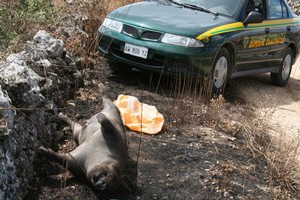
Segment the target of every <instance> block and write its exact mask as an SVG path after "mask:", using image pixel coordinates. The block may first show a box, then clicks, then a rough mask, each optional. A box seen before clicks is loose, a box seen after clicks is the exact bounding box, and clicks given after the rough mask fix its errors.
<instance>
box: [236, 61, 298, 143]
mask: <svg viewBox="0 0 300 200" xmlns="http://www.w3.org/2000/svg"><path fill="white" fill-rule="evenodd" d="M241 79H242V80H245V81H241ZM241 79H238V80H236V81H237V82H238V84H239V85H240V86H239V87H238V90H239V92H240V94H241V96H242V97H243V99H244V101H245V102H247V103H251V104H253V105H254V106H255V107H256V108H257V114H258V118H259V117H261V119H262V120H267V121H266V122H267V124H268V125H269V126H270V127H271V132H272V133H273V134H274V136H276V137H279V138H280V139H283V138H285V139H292V141H296V139H297V140H299V137H300V59H298V60H297V61H296V63H295V65H294V66H293V70H292V73H291V78H290V80H289V82H288V84H287V85H286V86H285V87H277V86H274V85H272V84H271V80H270V75H269V74H262V75H258V76H253V77H244V78H241ZM299 141H300V140H299Z"/></svg>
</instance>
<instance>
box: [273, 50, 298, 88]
mask: <svg viewBox="0 0 300 200" xmlns="http://www.w3.org/2000/svg"><path fill="white" fill-rule="evenodd" d="M292 63H293V51H292V49H291V48H287V50H286V53H285V56H284V58H283V60H282V62H281V64H280V67H279V71H278V73H271V81H272V83H273V84H274V85H278V86H285V85H286V84H287V82H288V80H289V78H290V74H291V71H292Z"/></svg>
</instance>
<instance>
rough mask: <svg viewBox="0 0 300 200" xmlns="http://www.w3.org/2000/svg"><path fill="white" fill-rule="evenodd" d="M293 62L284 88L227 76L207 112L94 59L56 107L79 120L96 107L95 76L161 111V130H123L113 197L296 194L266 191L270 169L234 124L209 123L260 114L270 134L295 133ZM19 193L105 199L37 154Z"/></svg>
mask: <svg viewBox="0 0 300 200" xmlns="http://www.w3.org/2000/svg"><path fill="white" fill-rule="evenodd" d="M299 67H300V64H299V62H297V64H296V65H295V66H294V71H293V73H292V78H291V80H290V82H289V84H288V86H287V87H284V88H279V87H276V86H273V85H271V83H270V80H269V76H268V75H259V76H251V77H246V78H239V79H234V80H232V81H231V83H230V85H229V87H228V88H227V91H226V94H225V102H226V103H222V104H218V102H217V103H215V104H214V107H215V109H213V110H211V109H210V108H209V106H208V105H204V104H202V103H199V102H197V100H195V99H193V98H192V97H190V96H189V95H187V96H185V97H183V98H177V97H174V95H173V93H172V88H170V87H169V86H168V85H167V84H164V81H162V82H160V84H158V80H159V77H157V76H152V75H149V74H145V73H142V72H133V73H132V74H128V75H116V74H113V73H112V72H111V71H110V69H109V68H108V66H107V63H106V62H105V60H103V59H100V61H99V62H98V63H97V65H96V66H95V68H94V69H93V70H86V71H84V72H83V73H84V76H85V87H84V88H82V89H80V90H79V91H78V92H77V96H76V97H75V98H74V100H70V102H69V105H70V106H73V108H71V109H65V110H64V112H66V113H67V114H68V115H70V116H71V118H73V119H75V120H76V121H82V120H85V119H88V118H89V117H91V116H92V115H93V114H95V113H96V112H98V111H100V110H101V108H102V102H101V95H100V94H99V92H98V88H97V85H98V83H100V82H101V83H104V84H105V85H107V86H108V87H109V88H110V92H109V97H110V98H111V99H112V100H115V99H116V98H117V97H118V95H119V94H128V95H132V96H136V97H137V98H138V99H139V100H140V101H141V102H143V103H147V104H150V105H154V106H156V107H157V108H158V110H159V111H160V112H161V113H162V114H163V115H164V118H165V125H164V129H163V131H162V132H161V133H160V134H158V135H155V136H149V135H144V134H140V133H136V132H132V131H129V130H128V131H127V136H128V145H129V156H130V158H131V160H130V162H129V167H128V172H127V176H126V177H125V182H126V183H127V185H128V188H129V189H128V190H127V192H126V193H124V194H121V196H120V195H119V196H116V198H118V199H145V200H146V199H189V200H190V199H195V200H196V199H197V200H199V199H293V198H296V199H297V198H299V196H298V197H297V196H294V197H293V196H286V195H285V194H281V193H280V191H277V192H274V191H275V190H279V189H278V188H276V184H275V186H274V183H272V181H271V180H270V179H269V177H270V176H269V175H270V173H272V172H271V171H270V169H269V168H268V165H267V163H266V162H265V160H264V159H263V158H262V157H260V156H258V155H255V154H253V152H251V151H250V150H249V148H246V145H245V142H244V140H245V138H244V137H243V135H242V134H240V131H239V127H237V129H236V131H235V130H234V128H233V129H231V131H228V130H227V131H225V129H226V128H222V126H221V125H222V123H218V124H219V126H218V127H216V126H213V125H215V124H216V123H215V121H225V122H226V121H229V122H230V123H231V124H243V122H244V121H248V120H249V119H258V120H260V119H266V118H267V119H269V122H268V124H270V125H271V127H273V128H274V130H273V132H272V133H274V134H275V133H276V134H278V135H280V136H282V134H289V135H288V137H289V136H290V135H293V136H296V134H299V126H300V122H299V119H300V118H299V113H300V102H299V101H300V92H299V90H300V78H299V74H300V68H299ZM70 106H68V107H69V108H70ZM218 106H219V107H218ZM266 116H267V117H266ZM279 117H280V118H279ZM61 127H62V129H61V130H58V134H63V135H64V137H63V139H61V140H60V141H58V149H56V150H58V151H61V152H67V151H70V150H72V149H73V148H75V144H74V142H73V141H72V139H71V137H70V132H69V129H68V127H67V126H66V125H65V124H64V123H62V124H61ZM279 129H280V130H282V131H279ZM222 130H223V131H222ZM230 133H231V134H230ZM25 199H28V200H29V199H30V200H42V199H43V200H44V199H108V198H107V197H106V196H105V195H103V194H99V193H97V192H93V191H92V190H91V189H90V188H89V187H88V186H87V185H86V184H85V183H82V182H80V181H78V180H77V179H75V178H74V177H73V176H72V174H70V173H69V172H67V171H66V170H65V169H62V168H61V167H60V166H58V165H55V164H53V163H50V162H49V161H47V160H43V162H42V163H39V165H38V169H37V177H36V179H35V180H34V181H33V182H32V184H31V185H30V191H29V193H28V196H27V197H26V198H25Z"/></svg>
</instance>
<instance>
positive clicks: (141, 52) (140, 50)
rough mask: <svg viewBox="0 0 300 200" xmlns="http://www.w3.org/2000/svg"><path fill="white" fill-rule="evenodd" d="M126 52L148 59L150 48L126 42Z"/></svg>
mask: <svg viewBox="0 0 300 200" xmlns="http://www.w3.org/2000/svg"><path fill="white" fill-rule="evenodd" d="M124 53H127V54H130V55H132V56H137V57H140V58H144V59H147V56H148V49H147V48H145V47H141V46H136V45H133V44H127V43H126V44H125V47H124Z"/></svg>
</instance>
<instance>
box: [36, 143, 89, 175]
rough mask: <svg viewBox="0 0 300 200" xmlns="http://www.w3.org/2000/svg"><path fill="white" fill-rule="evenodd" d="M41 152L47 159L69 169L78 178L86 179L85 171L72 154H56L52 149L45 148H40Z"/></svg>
mask: <svg viewBox="0 0 300 200" xmlns="http://www.w3.org/2000/svg"><path fill="white" fill-rule="evenodd" d="M39 152H40V153H41V154H43V155H44V156H45V157H46V158H48V159H50V160H52V161H54V162H56V163H58V164H60V165H61V166H63V167H64V168H67V169H68V170H69V171H70V172H71V173H72V174H73V175H75V176H76V177H78V178H83V177H86V175H85V172H84V170H83V169H82V168H81V166H80V165H79V163H78V161H77V160H76V158H75V157H73V156H72V155H71V154H70V153H66V154H64V153H56V152H55V151H53V150H52V149H49V148H45V147H43V146H41V147H39Z"/></svg>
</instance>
